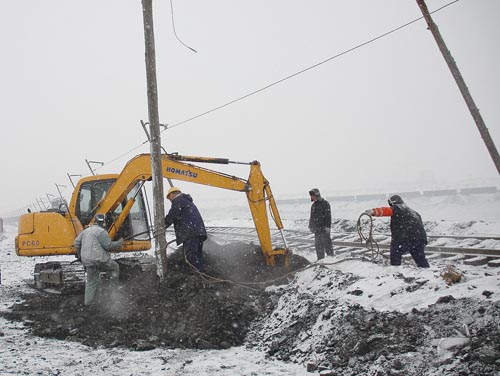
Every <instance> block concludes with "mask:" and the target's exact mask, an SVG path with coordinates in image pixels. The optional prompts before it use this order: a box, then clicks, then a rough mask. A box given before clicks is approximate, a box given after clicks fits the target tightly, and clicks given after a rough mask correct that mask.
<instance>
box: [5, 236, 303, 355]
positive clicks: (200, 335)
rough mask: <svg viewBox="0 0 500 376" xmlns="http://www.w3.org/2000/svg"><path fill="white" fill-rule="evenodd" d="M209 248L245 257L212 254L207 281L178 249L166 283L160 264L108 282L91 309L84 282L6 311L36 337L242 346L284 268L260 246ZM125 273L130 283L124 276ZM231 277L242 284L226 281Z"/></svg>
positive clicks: (112, 343)
mask: <svg viewBox="0 0 500 376" xmlns="http://www.w3.org/2000/svg"><path fill="white" fill-rule="evenodd" d="M207 248H208V250H209V251H210V250H211V249H212V250H213V248H220V249H218V251H225V252H229V251H232V253H231V254H234V253H236V254H239V255H240V257H239V258H237V259H235V260H233V263H231V262H229V261H227V259H226V261H227V262H225V263H223V262H221V261H220V257H222V256H223V253H220V252H219V253H217V252H215V253H213V254H212V256H210V257H207V270H206V273H207V274H208V275H210V276H211V277H210V278H206V277H204V276H203V275H200V274H198V273H196V272H194V271H193V270H192V269H191V268H190V267H189V265H187V263H186V262H185V259H184V253H183V252H182V249H179V250H178V251H177V252H175V253H173V254H172V255H170V257H169V258H168V273H167V275H166V278H165V280H164V281H163V282H160V281H159V278H158V277H157V276H156V273H155V270H154V269H151V270H150V271H149V272H143V273H139V274H138V273H132V274H130V273H127V272H128V271H127V270H123V271H124V273H123V274H121V276H120V278H121V282H120V287H119V288H118V289H115V290H111V289H110V288H109V287H107V286H106V281H101V284H100V287H99V290H98V293H97V296H96V304H95V305H94V306H92V307H85V306H83V293H84V286H81V287H80V288H78V289H76V290H73V291H72V292H71V293H64V294H54V293H47V292H43V291H34V292H33V293H29V294H25V295H24V296H22V299H23V302H22V303H18V304H15V305H14V306H13V307H12V310H11V312H9V313H6V314H4V316H5V317H7V318H9V319H14V320H22V321H24V322H25V323H26V324H27V325H30V326H31V327H32V332H33V334H34V335H37V336H41V337H50V338H57V339H63V340H72V341H78V342H81V343H83V344H86V345H89V346H93V347H100V346H104V347H116V346H120V347H126V348H131V349H136V350H148V349H152V348H155V347H158V346H162V347H171V348H197V349H221V348H228V347H231V346H237V345H241V344H242V343H243V339H244V338H245V336H246V334H247V332H248V328H249V325H250V323H251V322H252V321H253V320H254V319H255V318H256V317H257V316H258V315H259V314H261V313H262V312H263V311H265V309H266V306H268V305H269V304H270V301H269V298H268V295H267V294H266V293H265V291H264V288H265V286H266V285H267V284H268V283H267V282H266V281H267V280H273V283H279V281H278V280H276V277H277V273H278V272H280V273H283V270H280V268H270V267H267V266H265V265H263V264H262V260H261V259H262V256H260V253H259V252H260V251H259V250H257V249H255V247H254V246H249V247H247V246H243V245H242V244H236V245H233V246H229V245H226V246H224V247H217V246H216V245H214V244H212V245H209V246H208V247H207ZM208 253H209V254H210V253H211V252H208ZM226 255H227V254H226ZM292 259H293V260H294V262H293V265H294V267H296V268H297V267H299V266H301V265H303V264H304V263H306V262H304V260H300V258H297V257H295V256H294V257H292ZM234 272H236V275H237V276H238V278H237V279H235V276H236V275H235V273H234ZM123 275H127V276H128V278H127V280H122V277H123ZM230 279H231V280H233V281H237V283H230V282H227V281H228V280H230ZM249 282H250V283H249ZM286 282H287V281H286V279H283V283H286ZM247 283H249V284H247Z"/></svg>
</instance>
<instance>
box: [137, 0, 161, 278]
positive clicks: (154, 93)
mask: <svg viewBox="0 0 500 376" xmlns="http://www.w3.org/2000/svg"><path fill="white" fill-rule="evenodd" d="M142 13H143V19H144V42H145V47H146V48H145V50H146V54H145V55H146V56H145V59H146V78H147V89H148V114H149V129H150V136H151V142H150V147H151V172H152V180H153V203H154V211H153V214H154V234H155V256H156V261H157V273H158V276H159V277H160V280H162V281H163V280H164V275H165V274H166V272H167V240H166V238H165V221H164V215H165V205H164V202H163V174H162V171H161V168H162V167H161V137H160V120H159V118H160V117H159V114H158V90H157V84H156V57H155V37H154V29H153V4H152V0H142Z"/></svg>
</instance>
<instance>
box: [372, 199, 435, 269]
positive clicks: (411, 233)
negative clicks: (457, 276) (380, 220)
mask: <svg viewBox="0 0 500 376" xmlns="http://www.w3.org/2000/svg"><path fill="white" fill-rule="evenodd" d="M388 203H389V207H381V208H375V209H369V210H366V211H365V214H368V215H371V216H375V217H391V224H390V227H391V237H392V240H391V256H390V257H391V265H396V266H398V265H401V258H402V256H403V255H404V254H405V253H407V252H409V253H410V255H411V256H412V257H413V260H414V261H415V263H416V264H417V266H418V267H420V268H428V267H429V262H428V261H427V258H426V257H425V253H424V249H425V246H426V245H427V233H426V232H425V229H424V224H423V222H422V218H421V217H420V214H418V213H417V212H416V211H415V210H413V209H411V208H410V207H408V206H407V205H406V204H405V202H404V201H403V199H402V198H401V196H399V195H393V196H391V198H389V200H388Z"/></svg>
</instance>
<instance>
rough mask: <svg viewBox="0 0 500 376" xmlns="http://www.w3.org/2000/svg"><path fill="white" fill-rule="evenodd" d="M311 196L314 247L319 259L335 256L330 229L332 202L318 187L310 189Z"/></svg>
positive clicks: (310, 227) (310, 223) (311, 228)
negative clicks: (322, 195) (323, 195)
mask: <svg viewBox="0 0 500 376" xmlns="http://www.w3.org/2000/svg"><path fill="white" fill-rule="evenodd" d="M309 196H310V197H311V201H312V205H311V216H310V218H309V230H310V231H311V232H312V233H314V247H315V248H316V256H318V260H321V259H323V258H325V253H326V254H327V255H328V256H333V246H332V239H331V237H330V231H331V227H332V212H331V208H330V203H329V202H328V201H326V200H325V199H324V198H323V197H321V194H320V192H319V189H318V188H313V189H311V190H310V191H309Z"/></svg>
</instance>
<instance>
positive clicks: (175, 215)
mask: <svg viewBox="0 0 500 376" xmlns="http://www.w3.org/2000/svg"><path fill="white" fill-rule="evenodd" d="M167 199H168V200H170V202H171V203H172V206H171V207H170V210H169V212H168V214H167V215H166V216H165V225H166V227H169V226H170V225H172V224H173V225H174V230H175V238H176V242H177V244H182V245H183V247H184V252H185V254H186V259H187V260H188V262H189V263H190V264H191V265H192V266H193V267H195V268H196V269H198V270H199V271H202V270H203V267H204V265H203V255H202V251H203V242H204V241H205V240H206V239H207V230H206V229H205V223H204V222H203V218H202V217H201V214H200V212H199V210H198V208H197V207H196V205H195V204H194V202H193V198H192V197H191V196H190V195H189V194H187V193H182V192H181V190H180V189H179V188H177V187H172V188H170V189H169V190H168V192H167Z"/></svg>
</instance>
